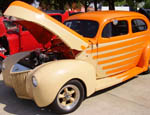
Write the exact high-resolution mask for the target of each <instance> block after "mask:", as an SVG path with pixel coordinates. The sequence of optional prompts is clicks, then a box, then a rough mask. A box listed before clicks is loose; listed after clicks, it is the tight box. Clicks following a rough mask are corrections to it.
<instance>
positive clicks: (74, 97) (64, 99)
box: [57, 85, 80, 110]
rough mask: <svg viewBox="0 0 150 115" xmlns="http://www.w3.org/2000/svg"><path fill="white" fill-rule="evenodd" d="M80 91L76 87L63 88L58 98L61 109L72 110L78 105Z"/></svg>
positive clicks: (67, 86)
mask: <svg viewBox="0 0 150 115" xmlns="http://www.w3.org/2000/svg"><path fill="white" fill-rule="evenodd" d="M79 99H80V91H79V89H78V88H77V87H76V86H75V85H66V86H65V87H63V88H62V89H61V90H60V91H59V93H58V97H57V103H58V105H59V106H60V108H62V109H65V110H70V109H72V108H73V107H75V105H76V104H77V103H78V101H79Z"/></svg>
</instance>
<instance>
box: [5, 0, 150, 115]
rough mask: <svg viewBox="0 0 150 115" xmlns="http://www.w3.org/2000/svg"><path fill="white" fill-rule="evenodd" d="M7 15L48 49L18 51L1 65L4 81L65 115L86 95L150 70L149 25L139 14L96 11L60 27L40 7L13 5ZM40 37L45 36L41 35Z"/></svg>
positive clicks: (83, 14)
mask: <svg viewBox="0 0 150 115" xmlns="http://www.w3.org/2000/svg"><path fill="white" fill-rule="evenodd" d="M5 15H9V16H14V17H16V18H19V19H21V20H20V22H19V23H21V24H22V25H24V26H25V27H26V28H27V29H28V30H29V31H30V32H31V33H32V34H33V35H36V37H35V39H36V40H37V41H40V42H48V41H49V40H50V37H49V36H48V35H51V34H55V35H56V36H57V38H56V39H54V40H53V41H52V46H51V48H50V49H45V50H44V51H42V50H35V51H30V52H29V51H28V52H21V53H17V54H15V55H12V56H9V57H8V58H6V59H5V60H4V62H3V71H2V75H3V79H4V82H5V84H6V85H8V86H10V87H12V88H13V89H14V90H15V92H16V94H17V96H18V97H19V98H24V99H31V100H34V101H35V103H36V104H37V106H39V107H45V106H48V105H50V107H51V109H52V111H54V112H57V113H61V114H66V113H70V112H73V111H74V110H76V109H77V108H78V107H79V105H80V104H81V102H82V101H83V100H84V99H85V97H89V96H90V95H91V94H93V93H94V92H96V91H98V90H101V89H104V88H108V87H111V86H113V85H116V84H118V83H121V82H124V81H126V80H128V79H130V78H133V77H134V76H136V75H138V74H140V73H142V72H145V71H147V70H148V66H149V60H150V53H149V52H150V39H149V38H150V23H149V20H148V19H147V18H146V17H145V16H144V15H142V14H140V13H136V12H127V11H98V12H88V13H81V14H77V15H74V16H71V17H69V18H68V19H67V20H66V21H65V22H64V24H65V25H66V26H65V25H63V24H62V23H60V22H58V21H57V20H55V19H53V18H51V17H49V16H48V15H46V14H45V13H43V12H41V11H39V10H38V9H36V8H34V7H32V6H30V5H28V4H26V3H23V2H20V1H16V2H13V3H12V4H11V5H10V6H9V7H8V9H7V10H6V11H5ZM43 36H44V37H43Z"/></svg>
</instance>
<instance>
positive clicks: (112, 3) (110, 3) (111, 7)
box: [108, 0, 115, 10]
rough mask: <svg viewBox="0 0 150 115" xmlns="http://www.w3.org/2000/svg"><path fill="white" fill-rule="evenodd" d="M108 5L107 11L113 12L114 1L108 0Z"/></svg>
mask: <svg viewBox="0 0 150 115" xmlns="http://www.w3.org/2000/svg"><path fill="white" fill-rule="evenodd" d="M108 3H109V10H115V1H114V0H108Z"/></svg>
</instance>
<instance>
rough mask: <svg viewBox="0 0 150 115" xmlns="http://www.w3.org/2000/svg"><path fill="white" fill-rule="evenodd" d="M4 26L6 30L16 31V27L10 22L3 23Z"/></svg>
mask: <svg viewBox="0 0 150 115" xmlns="http://www.w3.org/2000/svg"><path fill="white" fill-rule="evenodd" d="M4 25H5V27H6V29H7V30H14V31H17V25H16V24H15V23H13V22H11V21H4Z"/></svg>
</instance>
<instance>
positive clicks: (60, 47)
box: [18, 39, 79, 69]
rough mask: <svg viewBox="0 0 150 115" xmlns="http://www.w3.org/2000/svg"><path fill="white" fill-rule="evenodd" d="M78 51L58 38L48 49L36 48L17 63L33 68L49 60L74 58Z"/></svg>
mask: <svg viewBox="0 0 150 115" xmlns="http://www.w3.org/2000/svg"><path fill="white" fill-rule="evenodd" d="M78 53H79V51H77V50H73V49H70V48H69V47H68V46H67V45H65V44H64V43H63V42H62V41H61V40H60V39H54V40H53V41H52V46H51V47H50V48H49V49H36V50H34V51H32V52H31V53H30V55H28V56H26V57H25V58H23V59H21V60H20V61H19V62H18V64H21V65H23V66H25V67H28V68H30V69H34V68H35V67H37V66H39V65H41V64H43V63H46V62H49V61H55V60H61V59H74V58H75V56H76V55H77V54H78Z"/></svg>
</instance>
